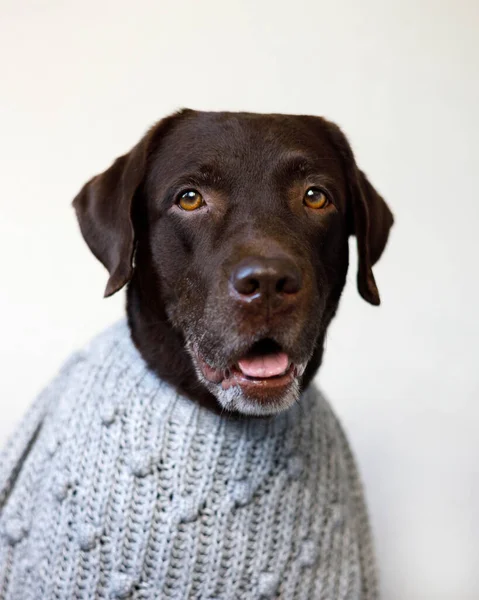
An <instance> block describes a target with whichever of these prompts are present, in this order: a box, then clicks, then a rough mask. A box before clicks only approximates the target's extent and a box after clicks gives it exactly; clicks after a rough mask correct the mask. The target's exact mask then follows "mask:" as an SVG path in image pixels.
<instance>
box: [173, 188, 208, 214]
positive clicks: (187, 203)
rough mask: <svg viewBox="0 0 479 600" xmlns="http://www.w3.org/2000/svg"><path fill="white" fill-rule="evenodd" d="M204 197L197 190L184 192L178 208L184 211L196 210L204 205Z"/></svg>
mask: <svg viewBox="0 0 479 600" xmlns="http://www.w3.org/2000/svg"><path fill="white" fill-rule="evenodd" d="M204 203H205V202H204V200H203V196H202V195H201V194H200V193H199V192H197V191H196V190H188V191H186V192H183V193H182V194H181V195H180V197H179V198H178V206H179V207H180V208H182V209H183V210H196V209H197V208H201V207H202V206H203V205H204Z"/></svg>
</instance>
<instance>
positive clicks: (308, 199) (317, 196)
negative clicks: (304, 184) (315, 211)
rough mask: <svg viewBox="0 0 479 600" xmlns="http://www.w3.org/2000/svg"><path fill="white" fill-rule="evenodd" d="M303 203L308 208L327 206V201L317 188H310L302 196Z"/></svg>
mask: <svg viewBox="0 0 479 600" xmlns="http://www.w3.org/2000/svg"><path fill="white" fill-rule="evenodd" d="M303 203H304V204H306V206H308V207H309V208H325V207H326V206H327V205H328V204H329V200H328V198H327V196H326V194H325V193H324V192H323V191H321V190H320V189H319V188H316V187H310V188H309V190H307V192H306V194H305V195H304V198H303Z"/></svg>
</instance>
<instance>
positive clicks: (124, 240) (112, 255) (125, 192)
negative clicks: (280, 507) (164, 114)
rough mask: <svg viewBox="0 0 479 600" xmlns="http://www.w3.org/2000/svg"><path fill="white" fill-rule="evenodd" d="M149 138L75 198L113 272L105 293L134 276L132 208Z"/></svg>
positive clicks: (90, 237) (85, 227)
mask: <svg viewBox="0 0 479 600" xmlns="http://www.w3.org/2000/svg"><path fill="white" fill-rule="evenodd" d="M148 142H149V135H148V134H147V135H146V136H145V137H144V138H143V139H142V140H141V141H140V142H139V143H138V144H137V145H136V146H135V147H134V148H133V150H131V151H130V152H129V153H128V154H125V155H123V156H120V157H119V158H117V159H116V160H115V162H114V163H113V164H112V166H111V167H110V168H109V169H107V170H106V171H104V172H103V173H101V174H100V175H97V176H96V177H93V179H91V180H90V181H89V182H88V183H86V184H85V185H84V186H83V188H82V189H81V191H80V193H79V194H78V195H77V196H76V198H75V199H74V200H73V206H74V208H75V211H76V214H77V218H78V222H79V224H80V230H81V232H82V235H83V237H84V239H85V241H86V243H87V244H88V246H89V248H90V250H91V251H92V252H93V254H94V255H95V256H96V258H97V259H98V260H99V261H100V262H102V263H103V265H104V266H105V267H106V268H107V270H108V272H109V274H110V277H109V279H108V283H107V285H106V289H105V297H106V296H111V295H112V294H114V293H115V292H117V291H118V290H120V289H121V288H122V287H123V286H124V285H125V284H126V283H127V282H128V281H129V280H130V279H131V276H132V272H133V267H132V262H133V252H134V246H135V236H134V231H133V223H132V219H131V211H132V203H133V198H134V196H135V193H136V191H137V189H138V187H139V185H140V183H141V182H142V180H143V177H144V174H145V166H146V159H147V152H148Z"/></svg>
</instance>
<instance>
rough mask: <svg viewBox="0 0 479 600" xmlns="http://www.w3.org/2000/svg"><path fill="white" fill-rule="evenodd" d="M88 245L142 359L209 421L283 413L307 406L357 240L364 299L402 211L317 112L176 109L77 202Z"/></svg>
mask: <svg viewBox="0 0 479 600" xmlns="http://www.w3.org/2000/svg"><path fill="white" fill-rule="evenodd" d="M74 207H75V209H76V213H77V216H78V220H79V223H80V227H81V231H82V234H83V236H84V238H85V240H86V242H87V244H88V246H89V247H90V249H91V251H92V252H93V254H94V255H95V256H96V257H97V258H98V259H99V260H100V261H101V262H102V263H103V264H104V266H105V267H106V268H107V269H108V271H109V280H108V283H107V286H106V291H105V295H106V296H111V295H112V294H114V293H115V292H117V291H118V290H120V289H121V288H122V287H123V286H125V285H126V284H128V288H127V312H128V321H129V325H130V328H131V331H132V337H133V339H134V342H135V344H136V345H137V347H138V349H139V351H140V352H141V354H142V355H143V357H144V358H145V360H146V361H147V363H148V364H149V365H150V367H151V368H152V369H153V370H154V371H155V372H156V373H157V374H158V375H159V377H160V378H162V379H163V380H166V381H168V382H170V383H171V384H173V385H174V386H176V388H177V389H178V390H179V391H181V392H182V393H183V394H185V395H187V396H189V397H190V398H192V399H194V400H196V401H198V402H201V403H202V404H203V405H205V404H206V405H208V406H210V407H211V408H212V409H219V410H226V411H231V412H233V413H236V414H238V413H240V414H248V415H266V414H273V413H276V412H279V411H282V410H285V409H287V408H288V407H290V406H291V405H292V404H293V403H295V402H297V401H298V399H299V398H300V395H301V391H302V390H303V389H304V388H305V387H306V386H308V384H309V383H310V381H311V379H312V378H313V376H314V375H315V373H316V371H317V370H318V368H319V366H320V364H321V358H322V354H323V346H324V339H325V334H326V330H327V328H328V325H329V323H330V322H331V319H332V318H333V316H334V314H335V312H336V309H337V306H338V302H339V298H340V296H341V292H342V290H343V287H344V284H345V279H346V272H347V269H348V238H349V236H350V235H354V236H356V240H357V247H358V262H359V264H358V274H357V283H358V288H359V293H360V294H361V296H362V297H363V298H364V299H365V300H366V301H367V302H370V303H371V304H375V305H377V304H379V293H378V289H377V287H376V283H375V280H374V276H373V272H372V267H373V265H374V263H375V262H376V261H377V260H378V259H379V257H380V256H381V254H382V252H383V249H384V247H385V244H386V241H387V239H388V234H389V230H390V228H391V225H392V223H393V217H392V214H391V212H390V210H389V208H388V207H387V205H386V204H385V202H384V200H383V199H382V198H381V196H380V195H379V194H378V193H377V192H376V190H375V189H374V188H373V186H372V185H371V183H370V182H369V180H368V178H367V177H366V175H365V174H364V173H363V172H362V171H361V170H360V169H359V168H358V166H357V165H356V162H355V159H354V156H353V152H352V150H351V147H350V145H349V144H348V142H347V140H346V138H345V136H344V135H343V133H342V132H341V130H340V129H339V128H338V127H337V126H336V125H334V124H333V123H331V122H329V121H327V120H325V119H323V118H320V117H313V116H299V115H281V114H251V113H228V112H218V113H215V112H199V111H194V110H182V111H180V112H177V113H176V114H173V115H171V116H169V117H167V118H165V119H163V120H162V121H160V122H159V123H158V124H157V125H155V126H154V127H153V128H152V129H151V130H150V131H148V133H147V134H146V135H145V136H144V137H143V139H142V140H141V141H140V142H139V143H138V144H137V145H136V146H135V147H134V148H133V149H132V150H131V152H129V153H128V154H125V155H124V156H121V157H120V158H118V159H117V160H116V161H115V162H114V163H113V165H112V166H111V167H110V168H109V169H107V170H106V171H105V172H104V173H102V174H101V175H98V176H96V177H94V178H93V179H92V180H91V181H89V182H88V183H87V184H86V185H85V186H84V187H83V189H82V190H81V192H80V193H79V194H78V196H77V197H76V198H75V200H74Z"/></svg>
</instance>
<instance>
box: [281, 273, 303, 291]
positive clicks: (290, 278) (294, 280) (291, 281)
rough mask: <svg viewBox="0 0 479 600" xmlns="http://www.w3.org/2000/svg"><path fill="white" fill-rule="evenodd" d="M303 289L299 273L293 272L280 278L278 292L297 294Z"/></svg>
mask: <svg viewBox="0 0 479 600" xmlns="http://www.w3.org/2000/svg"><path fill="white" fill-rule="evenodd" d="M300 289H301V278H300V276H299V273H291V274H289V275H287V276H286V277H282V278H281V279H278V281H277V283H276V292H277V293H278V294H297V293H298V292H299V290H300Z"/></svg>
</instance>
